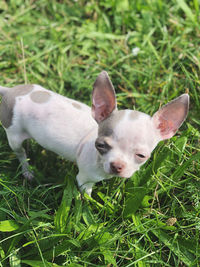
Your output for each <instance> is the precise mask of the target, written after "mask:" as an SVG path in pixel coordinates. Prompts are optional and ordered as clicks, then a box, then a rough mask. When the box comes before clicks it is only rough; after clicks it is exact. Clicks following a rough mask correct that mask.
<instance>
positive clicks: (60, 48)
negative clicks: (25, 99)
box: [0, 0, 200, 267]
mask: <svg viewBox="0 0 200 267" xmlns="http://www.w3.org/2000/svg"><path fill="white" fill-rule="evenodd" d="M188 3H189V4H188ZM0 18H1V19H0V29H1V35H0V70H1V76H0V84H1V85H4V86H14V85H17V84H20V83H37V84H40V85H42V86H44V87H46V88H49V89H51V90H53V91H56V92H59V93H61V94H63V95H65V96H68V97H71V98H75V99H77V100H80V101H83V102H85V103H87V104H89V105H90V99H91V91H92V84H93V82H94V81H95V79H96V77H97V75H98V74H99V72H100V71H102V70H103V69H105V70H107V71H108V73H109V75H110V77H111V79H112V81H113V84H114V86H115V88H116V92H117V100H118V106H119V108H120V109H123V108H129V109H137V110H140V111H142V112H145V113H148V114H150V115H152V114H153V113H154V112H155V111H156V110H157V109H158V108H159V107H160V106H161V105H163V104H165V103H167V102H168V101H170V100H171V99H173V98H175V97H177V96H178V95H180V94H182V93H185V92H187V93H189V94H190V98H191V104H190V113H189V116H188V119H187V122H186V123H184V125H183V126H182V127H181V130H180V131H179V132H178V133H177V135H176V136H175V137H173V138H172V139H171V140H169V141H166V142H161V143H160V144H159V145H158V147H157V148H156V150H155V151H154V153H153V155H152V157H151V159H150V160H149V161H148V162H147V163H146V164H145V166H143V167H142V169H141V170H140V171H139V172H138V173H135V174H134V176H133V177H132V178H131V179H129V180H127V181H125V180H121V179H120V178H114V179H111V180H109V181H106V182H105V181H104V182H102V183H98V184H96V185H95V187H94V191H93V194H92V198H90V197H88V196H87V195H85V196H84V197H82V196H81V195H80V193H79V191H78V189H77V186H76V182H75V176H76V174H77V167H76V166H75V165H74V164H71V163H69V162H66V161H65V160H64V159H62V158H59V157H58V156H56V155H55V154H54V153H51V152H49V151H45V150H44V149H43V148H41V147H40V146H39V145H38V144H36V143H35V142H32V141H31V142H28V143H26V144H25V147H26V150H27V152H28V155H29V158H30V163H31V165H32V168H33V170H34V172H35V174H36V177H35V181H34V183H33V184H32V185H30V184H28V183H27V182H24V181H23V179H22V175H21V169H20V166H19V163H18V161H17V159H16V158H15V155H14V154H13V152H12V151H11V149H10V148H9V146H8V143H7V139H6V135H5V132H4V130H3V128H2V127H1V128H0V266H9V265H10V266H34V267H35V266H64V265H66V266H71V267H78V266H127V267H128V266H154V265H155V266H198V264H199V261H200V247H199V230H200V215H199V211H200V204H199V203H200V193H199V192H200V176H199V173H200V163H199V162H200V145H199V139H200V117H199V110H200V97H199V69H200V63H199V62H200V52H199V36H200V25H199V3H198V1H196V0H193V1H187V2H186V1H184V0H177V1H175V0H173V1H169V2H167V1H154V0H153V1H142V0H137V1H128V0H125V1H107V0H101V1H96V2H95V1H83V0H82V1H55V0H53V1H45V0H39V1H22V0H17V1H14V0H13V1H9V3H8V2H7V1H2V3H1V5H0ZM134 48H139V49H138V51H139V52H138V54H137V55H136V54H134V53H133V49H134Z"/></svg>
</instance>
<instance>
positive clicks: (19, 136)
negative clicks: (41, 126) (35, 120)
mask: <svg viewBox="0 0 200 267" xmlns="http://www.w3.org/2000/svg"><path fill="white" fill-rule="evenodd" d="M6 134H7V138H8V142H9V145H10V147H11V149H12V150H13V151H14V153H15V154H16V156H17V158H18V160H19V162H20V164H21V166H22V174H23V176H24V177H25V178H26V179H28V180H32V178H33V177H34V175H33V173H32V172H31V171H30V170H29V169H30V166H29V164H28V160H27V156H26V152H25V149H24V148H23V146H22V143H23V141H24V140H26V139H28V138H29V136H28V135H26V134H23V133H17V131H15V132H14V131H13V129H12V130H10V129H6Z"/></svg>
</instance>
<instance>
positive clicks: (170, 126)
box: [158, 118, 178, 137]
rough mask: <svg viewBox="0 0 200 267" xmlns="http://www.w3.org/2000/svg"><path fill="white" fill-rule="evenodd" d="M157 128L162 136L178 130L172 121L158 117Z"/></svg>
mask: <svg viewBox="0 0 200 267" xmlns="http://www.w3.org/2000/svg"><path fill="white" fill-rule="evenodd" d="M159 122H160V123H159V125H158V129H159V130H160V133H161V135H162V136H163V137H164V136H165V135H169V134H170V133H174V134H175V132H176V131H177V130H178V129H177V128H175V127H174V126H175V125H174V123H173V122H172V121H170V120H168V121H167V120H165V119H164V118H160V120H159Z"/></svg>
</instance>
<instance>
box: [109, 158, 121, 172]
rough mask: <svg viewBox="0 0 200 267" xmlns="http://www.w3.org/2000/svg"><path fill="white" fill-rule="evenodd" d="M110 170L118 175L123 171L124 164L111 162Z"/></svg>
mask: <svg viewBox="0 0 200 267" xmlns="http://www.w3.org/2000/svg"><path fill="white" fill-rule="evenodd" d="M110 169H111V171H112V172H113V173H115V174H119V173H120V172H121V171H122V170H123V169H124V163H122V162H115V161H114V162H111V163H110Z"/></svg>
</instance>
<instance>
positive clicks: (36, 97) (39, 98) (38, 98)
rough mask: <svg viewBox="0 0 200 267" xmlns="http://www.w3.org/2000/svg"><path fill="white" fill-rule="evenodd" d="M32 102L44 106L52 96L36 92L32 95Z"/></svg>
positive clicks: (47, 93) (43, 92)
mask: <svg viewBox="0 0 200 267" xmlns="http://www.w3.org/2000/svg"><path fill="white" fill-rule="evenodd" d="M30 97H31V100H32V101H33V102H35V103H38V104H42V103H46V102H48V101H49V98H50V97H51V94H50V93H49V92H46V91H35V92H33V93H31V95H30Z"/></svg>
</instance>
